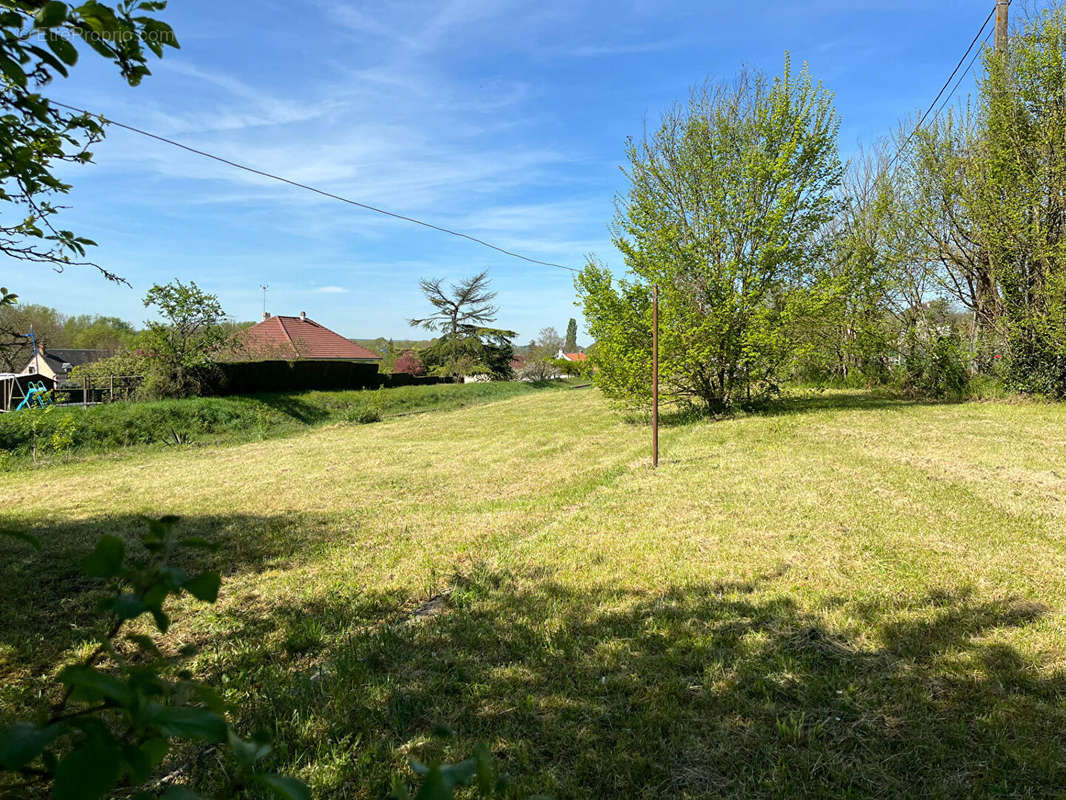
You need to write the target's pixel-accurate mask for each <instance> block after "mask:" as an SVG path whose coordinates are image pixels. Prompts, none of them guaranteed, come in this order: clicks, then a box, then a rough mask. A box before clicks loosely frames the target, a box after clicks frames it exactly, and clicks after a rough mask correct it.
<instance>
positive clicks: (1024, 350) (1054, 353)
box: [1006, 321, 1066, 400]
mask: <svg viewBox="0 0 1066 800" xmlns="http://www.w3.org/2000/svg"><path fill="white" fill-rule="evenodd" d="M1006 362H1007V364H1006V382H1007V385H1008V386H1009V387H1010V388H1012V389H1015V390H1017V391H1019V392H1026V393H1028V394H1039V395H1043V396H1045V397H1052V398H1055V399H1056V400H1061V399H1063V398H1066V346H1064V345H1063V344H1062V343H1061V342H1059V341H1057V340H1056V337H1055V336H1054V335H1053V332H1052V330H1051V326H1050V325H1049V324H1042V323H1040V322H1038V321H1029V322H1025V323H1020V322H1019V323H1014V325H1013V326H1012V327H1011V329H1010V335H1009V339H1008V346H1007V358H1006Z"/></svg>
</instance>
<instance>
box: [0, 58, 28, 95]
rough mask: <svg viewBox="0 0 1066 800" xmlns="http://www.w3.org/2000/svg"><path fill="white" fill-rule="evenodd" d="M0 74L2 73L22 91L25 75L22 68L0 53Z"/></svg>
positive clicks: (24, 86) (24, 85) (24, 84)
mask: <svg viewBox="0 0 1066 800" xmlns="http://www.w3.org/2000/svg"><path fill="white" fill-rule="evenodd" d="M0 72H2V73H4V75H6V76H7V78H8V79H9V80H10V81H11V82H12V83H14V84H16V85H18V86H21V87H22V88H23V89H25V88H26V73H25V72H23V71H22V67H20V66H19V65H18V63H17V62H15V61H12V60H11V59H10V58H8V57H7V56H5V55H3V54H2V53H0Z"/></svg>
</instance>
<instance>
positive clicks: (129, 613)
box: [112, 592, 148, 620]
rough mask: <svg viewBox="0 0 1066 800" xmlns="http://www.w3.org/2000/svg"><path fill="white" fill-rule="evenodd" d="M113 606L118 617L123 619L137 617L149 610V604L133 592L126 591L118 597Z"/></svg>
mask: <svg viewBox="0 0 1066 800" xmlns="http://www.w3.org/2000/svg"><path fill="white" fill-rule="evenodd" d="M112 608H113V610H114V612H115V614H116V615H117V616H118V618H119V619H122V620H126V619H136V618H137V617H139V616H140V615H141V614H143V613H144V612H145V611H147V610H148V606H146V605H145V604H144V601H143V600H141V598H140V597H138V596H137V595H135V594H133V593H132V592H125V593H124V594H120V595H119V596H118V597H116V598H115V602H114V604H113V605H112Z"/></svg>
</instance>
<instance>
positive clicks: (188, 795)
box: [159, 786, 200, 800]
mask: <svg viewBox="0 0 1066 800" xmlns="http://www.w3.org/2000/svg"><path fill="white" fill-rule="evenodd" d="M159 800H200V795H198V794H196V793H195V792H193V791H191V790H189V789H186V788H185V787H184V786H169V787H167V790H166V791H165V792H163V794H161V795H160V796H159Z"/></svg>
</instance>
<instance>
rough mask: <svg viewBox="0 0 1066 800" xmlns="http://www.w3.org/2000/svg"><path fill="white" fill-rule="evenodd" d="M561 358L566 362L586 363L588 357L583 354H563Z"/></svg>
mask: <svg viewBox="0 0 1066 800" xmlns="http://www.w3.org/2000/svg"><path fill="white" fill-rule="evenodd" d="M563 358H565V359H566V360H567V361H586V360H588V356H587V355H585V354H584V353H563Z"/></svg>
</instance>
